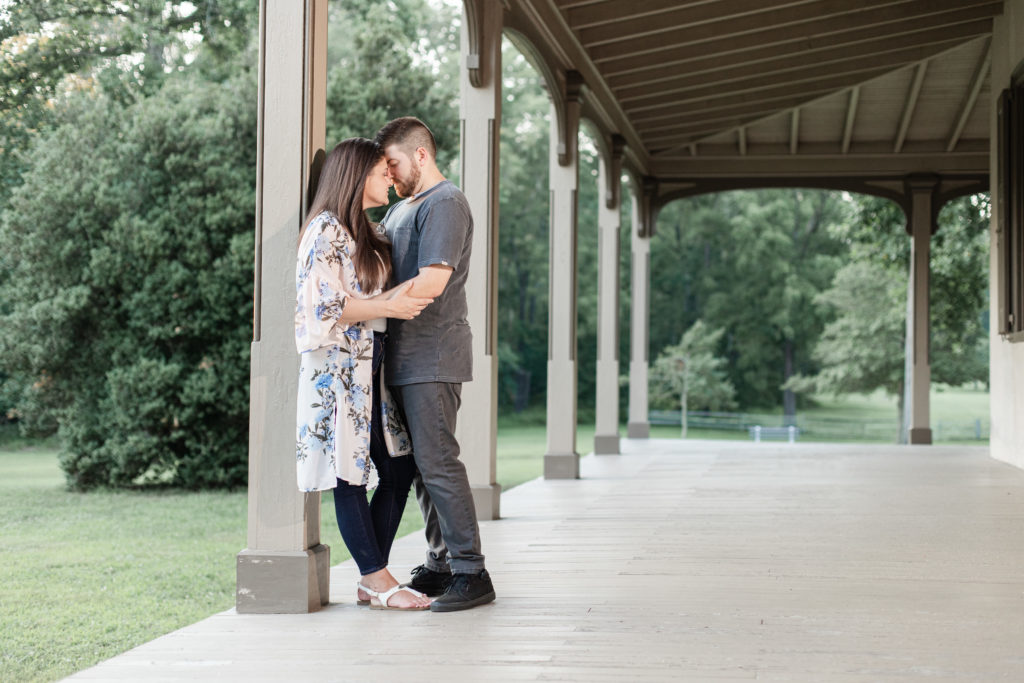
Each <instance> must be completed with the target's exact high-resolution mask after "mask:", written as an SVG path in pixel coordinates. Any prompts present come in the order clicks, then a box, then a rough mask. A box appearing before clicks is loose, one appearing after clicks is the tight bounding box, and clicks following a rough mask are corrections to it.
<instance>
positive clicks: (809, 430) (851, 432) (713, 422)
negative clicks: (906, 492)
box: [648, 410, 989, 443]
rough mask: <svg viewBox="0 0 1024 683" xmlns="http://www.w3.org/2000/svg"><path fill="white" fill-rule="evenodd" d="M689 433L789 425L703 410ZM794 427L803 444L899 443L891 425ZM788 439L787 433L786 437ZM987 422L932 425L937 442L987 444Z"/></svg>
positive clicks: (819, 421) (777, 418)
mask: <svg viewBox="0 0 1024 683" xmlns="http://www.w3.org/2000/svg"><path fill="white" fill-rule="evenodd" d="M680 418H681V413H680V411H678V410H652V411H650V412H649V413H648V419H649V420H650V423H651V424H652V425H676V426H679V425H681V420H680ZM686 425H687V429H715V430H721V431H731V432H747V433H748V434H749V433H752V432H751V429H752V428H753V427H757V426H760V427H761V428H762V429H765V428H769V429H773V430H774V429H777V428H786V427H789V426H790V424H789V423H787V422H786V421H785V418H784V417H783V416H782V415H768V414H764V413H716V412H708V411H703V410H688V411H687V412H686ZM793 426H794V427H796V428H797V433H798V435H799V438H800V439H801V440H806V439H809V440H812V441H813V440H823V441H843V440H852V441H882V442H890V443H893V442H895V441H897V437H898V435H899V426H898V425H897V424H896V420H893V421H891V422H865V421H861V420H848V419H844V418H838V417H837V418H830V417H817V418H807V417H804V416H801V415H797V416H796V420H795V421H794V422H793ZM787 436H788V433H787ZM988 437H989V421H988V418H987V417H986V418H980V417H979V418H974V419H969V418H968V419H964V420H935V421H933V422H932V439H933V440H934V441H988Z"/></svg>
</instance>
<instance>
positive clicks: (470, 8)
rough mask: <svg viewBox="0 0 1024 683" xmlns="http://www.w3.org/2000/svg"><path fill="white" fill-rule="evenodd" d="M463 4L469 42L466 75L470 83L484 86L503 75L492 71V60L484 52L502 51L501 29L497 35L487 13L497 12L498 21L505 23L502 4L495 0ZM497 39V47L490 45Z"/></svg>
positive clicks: (479, 0)
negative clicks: (494, 0)
mask: <svg viewBox="0 0 1024 683" xmlns="http://www.w3.org/2000/svg"><path fill="white" fill-rule="evenodd" d="M462 6H463V8H464V11H463V21H465V22H466V37H467V38H468V42H469V46H468V49H467V51H466V54H465V59H466V75H467V76H468V78H469V84H470V85H472V86H473V87H474V88H482V87H484V86H485V85H488V84H489V83H490V82H491V79H493V78H500V76H501V75H500V74H493V73H490V71H491V69H489V68H488V65H489V64H490V61H491V60H489V59H485V58H484V54H485V53H486V51H488V50H493V49H497V50H498V52H500V51H501V30H500V29H498V31H497V37H495V34H494V29H493V27H492V26H490V25H489V21H488V20H489V19H490V17H489V16H486V15H487V14H488V13H490V12H497V13H498V19H497V22H498V24H499V25H501V24H502V23H504V21H503V19H502V17H501V13H502V5H501V4H500V3H496V2H493V0H463V1H462ZM495 40H497V43H498V45H497V48H495V47H494V46H492V45H488V43H489V42H492V41H495Z"/></svg>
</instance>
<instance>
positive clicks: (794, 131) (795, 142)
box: [789, 107, 800, 154]
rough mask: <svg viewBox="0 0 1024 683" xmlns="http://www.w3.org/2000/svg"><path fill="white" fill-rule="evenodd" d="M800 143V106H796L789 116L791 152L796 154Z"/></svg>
mask: <svg viewBox="0 0 1024 683" xmlns="http://www.w3.org/2000/svg"><path fill="white" fill-rule="evenodd" d="M799 144H800V107H794V108H793V113H792V114H791V115H790V118H789V153H790V154H796V150H797V148H798V146H799Z"/></svg>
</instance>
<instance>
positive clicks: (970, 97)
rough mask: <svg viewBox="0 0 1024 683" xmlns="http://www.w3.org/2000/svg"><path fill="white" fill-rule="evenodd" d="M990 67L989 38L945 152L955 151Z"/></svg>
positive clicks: (990, 51)
mask: <svg viewBox="0 0 1024 683" xmlns="http://www.w3.org/2000/svg"><path fill="white" fill-rule="evenodd" d="M991 65H992V39H991V38H989V39H988V40H986V41H985V46H984V47H983V48H982V50H981V59H980V60H979V61H978V66H977V67H976V68H975V70H974V75H973V76H972V77H971V87H970V90H968V92H967V96H966V97H965V98H964V101H963V104H961V105H960V113H959V115H958V116H957V117H956V125H955V126H954V127H953V132H952V133H950V136H949V142H948V143H947V144H946V151H947V152H952V151H953V150H954V149H956V145H957V143H958V142H960V135H961V134H962V133H963V132H964V126H966V125H967V119H969V118H970V116H971V112H973V111H974V105H975V104H976V103H977V102H978V93H980V92H981V86H982V84H983V83H984V82H985V78H986V77H987V76H988V72H989V67H990V66H991Z"/></svg>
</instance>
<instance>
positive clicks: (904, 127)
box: [892, 60, 928, 154]
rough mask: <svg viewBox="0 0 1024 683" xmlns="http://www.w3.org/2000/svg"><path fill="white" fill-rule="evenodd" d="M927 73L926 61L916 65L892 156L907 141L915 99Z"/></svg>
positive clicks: (915, 103) (919, 92) (915, 104)
mask: <svg viewBox="0 0 1024 683" xmlns="http://www.w3.org/2000/svg"><path fill="white" fill-rule="evenodd" d="M927 72H928V61H927V60H925V61H923V62H921V63H920V64H918V65H917V69H916V70H915V71H914V80H913V82H912V83H911V84H910V90H908V91H907V100H906V103H905V104H904V106H903V115H902V116H901V117H900V127H899V130H898V131H897V132H896V141H895V143H893V146H892V152H893V154H899V153H900V150H902V149H903V143H904V142H906V139H907V131H908V130H910V122H911V121H912V120H913V118H914V110H915V109H917V98H918V97H919V96H920V95H921V86H922V85H924V77H925V74H926V73H927Z"/></svg>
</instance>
